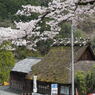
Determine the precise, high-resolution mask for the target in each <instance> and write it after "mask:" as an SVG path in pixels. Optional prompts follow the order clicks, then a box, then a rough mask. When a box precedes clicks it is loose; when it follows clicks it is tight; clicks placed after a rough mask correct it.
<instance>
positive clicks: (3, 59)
mask: <svg viewBox="0 0 95 95" xmlns="http://www.w3.org/2000/svg"><path fill="white" fill-rule="evenodd" d="M7 46H10V43H9V42H4V43H3V44H2V45H1V46H0V83H3V82H4V81H9V74H10V70H11V69H12V67H13V66H14V63H15V59H14V55H13V53H12V52H11V51H10V50H6V47H7Z"/></svg>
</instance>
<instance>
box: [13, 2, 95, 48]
mask: <svg viewBox="0 0 95 95" xmlns="http://www.w3.org/2000/svg"><path fill="white" fill-rule="evenodd" d="M22 8H23V9H22V10H18V11H17V13H16V15H21V16H22V15H25V16H31V15H32V14H33V13H39V16H38V18H37V19H32V20H31V21H28V22H23V21H20V22H16V21H15V22H14V23H15V24H16V28H17V29H18V30H19V31H23V34H24V35H23V36H22V37H20V39H23V40H26V44H27V47H28V46H29V48H30V47H31V48H32V47H36V43H37V42H38V41H40V40H47V39H52V40H54V41H56V40H55V39H54V37H55V36H56V35H58V34H59V32H60V30H61V27H60V23H64V22H66V21H67V22H73V23H72V24H73V25H74V26H75V27H77V24H78V22H79V21H83V20H84V18H85V17H87V16H94V15H95V0H52V2H49V3H48V7H45V6H31V5H26V6H24V5H22ZM43 25H44V26H43ZM18 35H19V34H18ZM18 39H19V37H18V38H17V39H16V40H18ZM23 40H22V41H23Z"/></svg>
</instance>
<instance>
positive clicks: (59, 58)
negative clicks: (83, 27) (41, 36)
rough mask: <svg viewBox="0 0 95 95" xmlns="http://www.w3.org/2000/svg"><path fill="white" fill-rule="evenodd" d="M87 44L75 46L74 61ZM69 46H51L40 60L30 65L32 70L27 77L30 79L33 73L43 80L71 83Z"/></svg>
mask: <svg viewBox="0 0 95 95" xmlns="http://www.w3.org/2000/svg"><path fill="white" fill-rule="evenodd" d="M87 48H88V46H82V47H77V46H76V47H75V49H74V50H75V62H77V60H79V58H80V57H81V55H82V54H83V52H84V51H85V50H86V49H87ZM70 63H71V48H70V47H69V46H65V47H63V46H61V47H53V48H52V49H51V50H50V52H49V53H48V54H47V55H46V56H45V57H44V58H43V59H42V61H41V62H39V63H38V64H36V65H34V66H33V67H32V72H30V73H29V74H28V75H27V77H26V78H27V79H32V78H33V75H37V76H38V80H40V81H45V82H57V83H65V84H69V83H71V70H70V68H71V64H70Z"/></svg>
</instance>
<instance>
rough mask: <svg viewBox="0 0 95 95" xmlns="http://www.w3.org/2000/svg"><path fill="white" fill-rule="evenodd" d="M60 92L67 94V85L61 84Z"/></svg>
mask: <svg viewBox="0 0 95 95" xmlns="http://www.w3.org/2000/svg"><path fill="white" fill-rule="evenodd" d="M60 94H63V95H69V87H67V86H61V89H60Z"/></svg>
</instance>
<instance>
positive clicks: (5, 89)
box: [0, 86, 21, 95]
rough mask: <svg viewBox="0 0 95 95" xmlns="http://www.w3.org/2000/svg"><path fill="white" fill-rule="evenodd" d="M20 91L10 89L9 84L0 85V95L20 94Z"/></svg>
mask: <svg viewBox="0 0 95 95" xmlns="http://www.w3.org/2000/svg"><path fill="white" fill-rule="evenodd" d="M20 93H21V92H20V91H17V90H14V89H11V88H10V87H9V86H0V95H20Z"/></svg>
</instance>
